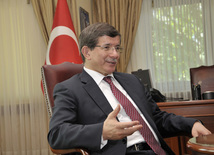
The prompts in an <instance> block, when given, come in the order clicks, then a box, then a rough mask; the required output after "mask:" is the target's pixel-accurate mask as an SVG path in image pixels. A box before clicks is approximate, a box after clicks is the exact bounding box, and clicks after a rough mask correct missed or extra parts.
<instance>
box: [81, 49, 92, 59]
mask: <svg viewBox="0 0 214 155" xmlns="http://www.w3.org/2000/svg"><path fill="white" fill-rule="evenodd" d="M90 51H91V50H90V49H89V48H88V46H83V47H82V54H83V55H84V57H85V59H87V60H89V59H91V58H90Z"/></svg>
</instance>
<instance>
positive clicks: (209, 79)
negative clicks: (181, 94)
mask: <svg viewBox="0 0 214 155" xmlns="http://www.w3.org/2000/svg"><path fill="white" fill-rule="evenodd" d="M190 83H191V86H192V85H196V84H198V83H201V94H202V93H204V92H205V91H214V65H212V66H200V67H196V68H190ZM192 93H193V92H192Z"/></svg>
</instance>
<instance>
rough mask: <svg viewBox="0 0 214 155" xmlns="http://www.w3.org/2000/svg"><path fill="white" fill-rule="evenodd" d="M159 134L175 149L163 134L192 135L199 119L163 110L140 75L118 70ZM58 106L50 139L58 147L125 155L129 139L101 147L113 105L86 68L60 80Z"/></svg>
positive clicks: (55, 96) (166, 149) (57, 86)
mask: <svg viewBox="0 0 214 155" xmlns="http://www.w3.org/2000/svg"><path fill="white" fill-rule="evenodd" d="M114 77H115V78H116V79H117V81H118V82H119V83H120V84H121V86H122V87H123V88H124V89H125V90H126V91H127V93H128V94H129V95H130V97H131V98H132V99H133V101H134V102H135V103H136V105H137V106H138V108H139V109H140V110H141V112H142V113H143V115H144V116H145V118H146V119H147V121H148V122H149V123H150V125H151V127H152V128H153V130H154V131H155V133H156V134H157V136H158V138H159V141H160V143H161V146H162V148H163V149H165V151H166V152H168V153H169V154H173V152H172V151H171V149H170V148H169V147H168V146H167V144H166V143H165V142H164V140H163V138H162V137H169V136H176V135H179V134H182V133H187V134H191V129H192V126H193V124H194V122H195V121H196V120H195V119H190V118H184V117H181V116H176V115H174V114H169V113H166V112H164V111H160V109H159V108H158V106H157V105H156V103H155V102H154V101H153V100H152V98H151V96H150V95H149V93H148V92H145V89H144V87H143V86H142V85H141V83H140V81H139V79H138V78H136V77H135V76H134V75H132V74H126V73H117V72H115V73H114ZM54 99H55V107H54V109H53V116H52V118H51V120H50V131H49V134H48V141H49V144H50V146H51V147H52V148H54V149H66V148H77V147H78V148H79V147H81V148H86V149H88V150H89V151H90V152H91V154H92V155H100V154H102V155H125V153H126V143H127V139H126V138H124V139H121V140H114V141H113V140H109V141H108V143H107V145H106V146H105V147H104V148H103V149H100V143H101V135H102V129H103V122H104V121H105V119H106V118H107V116H108V114H109V113H110V112H112V110H113V109H112V107H111V106H110V104H109V103H108V101H107V99H106V98H105V96H104V94H103V93H102V91H101V90H100V88H99V87H98V86H97V84H96V83H95V81H94V80H93V79H92V78H91V77H90V76H89V75H88V74H87V73H86V72H85V71H84V70H83V72H82V73H81V74H77V75H75V76H73V77H72V78H70V79H68V80H66V81H64V82H62V83H59V84H57V85H56V87H55V89H54Z"/></svg>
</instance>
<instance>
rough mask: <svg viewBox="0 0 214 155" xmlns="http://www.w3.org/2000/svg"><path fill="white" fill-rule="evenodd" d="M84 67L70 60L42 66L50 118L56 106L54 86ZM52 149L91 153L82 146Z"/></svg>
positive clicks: (57, 152)
mask: <svg viewBox="0 0 214 155" xmlns="http://www.w3.org/2000/svg"><path fill="white" fill-rule="evenodd" d="M82 69H83V64H74V63H70V62H64V63H62V64H58V65H44V66H42V68H41V74H42V84H43V90H44V96H45V102H46V106H47V110H48V115H49V118H51V116H52V108H53V107H54V99H53V89H54V86H55V85H56V84H57V83H59V82H62V81H64V80H67V79H68V78H70V77H72V76H73V75H75V74H77V73H80V72H82ZM51 151H52V152H53V153H55V154H67V153H74V152H79V153H80V154H82V155H89V153H88V152H86V151H85V150H83V149H80V148H76V149H64V150H55V149H52V148H51Z"/></svg>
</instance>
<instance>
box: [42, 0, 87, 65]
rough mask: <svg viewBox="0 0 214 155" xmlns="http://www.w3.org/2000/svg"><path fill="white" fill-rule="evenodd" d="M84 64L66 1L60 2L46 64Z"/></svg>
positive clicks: (59, 0)
mask: <svg viewBox="0 0 214 155" xmlns="http://www.w3.org/2000/svg"><path fill="white" fill-rule="evenodd" d="M65 61H68V62H73V63H76V64H81V63H83V61H82V58H81V55H80V52H79V47H78V41H77V38H76V33H75V31H74V26H73V22H72V19H71V15H70V12H69V8H68V4H67V1H66V0H58V2H57V7H56V11H55V15H54V21H53V26H52V31H51V34H50V39H49V43H48V49H47V55H46V62H45V63H46V64H47V65H56V64H60V63H63V62H65Z"/></svg>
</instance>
